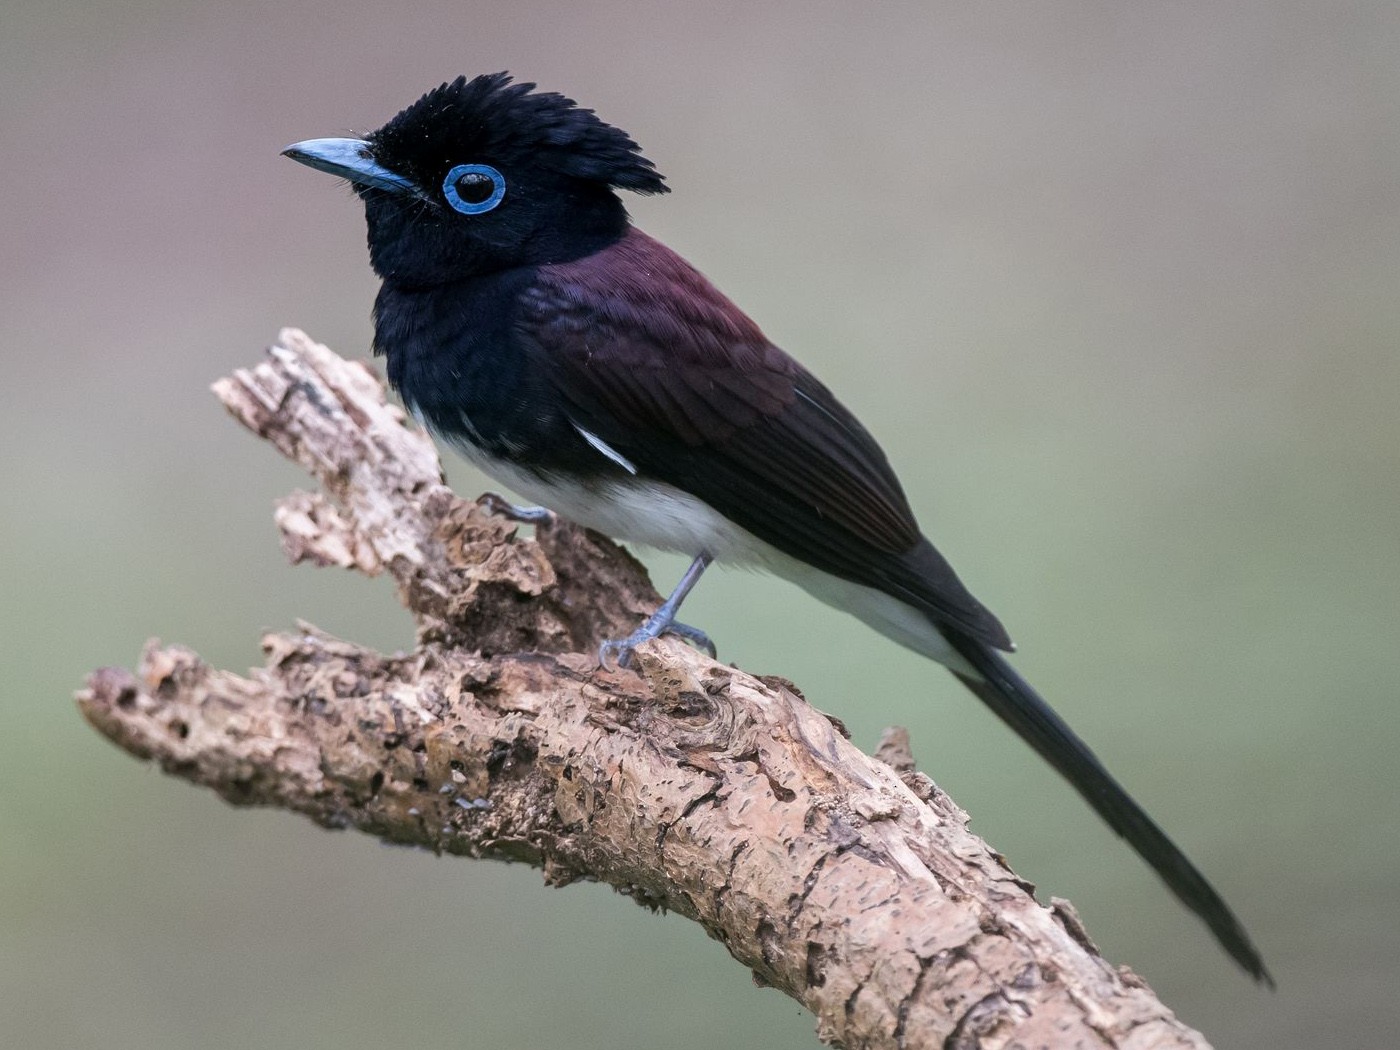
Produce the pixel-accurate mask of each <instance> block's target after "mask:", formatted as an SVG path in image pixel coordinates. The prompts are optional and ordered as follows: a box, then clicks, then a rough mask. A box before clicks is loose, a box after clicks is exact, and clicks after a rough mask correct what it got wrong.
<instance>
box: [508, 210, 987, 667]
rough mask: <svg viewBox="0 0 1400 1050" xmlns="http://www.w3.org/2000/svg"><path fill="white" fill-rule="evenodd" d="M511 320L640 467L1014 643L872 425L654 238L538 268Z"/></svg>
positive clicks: (778, 538) (566, 391) (806, 553)
mask: <svg viewBox="0 0 1400 1050" xmlns="http://www.w3.org/2000/svg"><path fill="white" fill-rule="evenodd" d="M518 331H519V333H520V335H521V338H522V339H523V340H524V342H525V344H526V347H527V350H533V351H534V356H535V358H536V360H537V362H538V363H539V367H540V368H541V369H542V370H544V371H545V373H546V374H547V375H548V376H549V377H550V380H551V381H552V382H553V384H554V386H555V388H556V390H557V391H558V393H559V395H560V396H561V397H562V399H563V400H564V402H565V404H566V406H567V412H568V414H569V417H570V418H571V419H572V420H573V421H574V423H575V424H576V425H578V426H580V427H582V428H584V429H585V430H587V431H589V432H590V433H592V434H594V435H596V436H597V437H598V438H600V439H601V440H602V441H604V442H606V443H607V444H608V445H609V446H611V447H612V448H613V449H615V450H617V451H618V452H619V453H620V454H621V455H622V456H624V457H625V458H626V459H627V460H628V461H630V462H631V463H633V464H634V465H636V467H637V468H638V471H639V473H640V474H641V475H642V476H644V477H647V478H651V479H654V480H656V481H662V482H665V483H667V484H669V485H673V486H675V487H677V488H679V489H682V490H683V491H686V492H689V493H691V494H692V495H694V496H697V497H698V498H700V499H702V500H703V501H704V502H706V503H707V504H709V505H710V506H711V507H713V508H714V509H715V510H717V511H719V512H720V513H721V514H723V515H724V516H725V517H727V518H729V519H730V520H731V521H733V522H735V523H736V524H738V525H740V526H742V527H743V528H745V529H747V530H748V531H749V532H751V533H753V534H754V535H755V536H757V537H758V538H759V539H761V540H763V541H765V542H766V543H769V544H771V545H772V546H774V547H776V548H778V549H779V550H781V551H783V552H785V553H787V554H789V555H791V556H792V557H795V558H797V559H799V560H801V561H804V562H806V563H808V564H810V565H813V566H815V567H817V568H819V569H822V570H823V571H826V572H829V573H832V574H834V575H836V576H840V577H842V578H844V579H847V580H851V581H853V582H856V583H861V584H864V585H866V586H870V587H875V588H878V589H880V590H883V591H886V592H887V593H890V594H892V595H894V596H896V597H898V598H900V599H901V600H904V601H906V602H909V603H911V604H913V605H914V606H916V607H917V608H920V609H923V610H924V611H926V612H928V613H929V614H931V615H932V616H934V618H935V619H939V620H946V621H949V622H952V623H954V624H956V625H958V626H959V627H961V628H962V629H963V630H964V631H966V632H967V633H969V634H970V635H972V636H973V637H976V638H980V639H982V640H984V641H986V642H988V643H989V644H991V645H995V646H998V647H1008V646H1009V639H1008V638H1007V636H1006V633H1005V631H1004V630H1003V629H1002V627H1001V625H1000V624H999V623H998V622H997V621H996V619H995V617H993V616H992V615H991V613H989V612H988V611H987V610H986V609H985V608H983V607H982V605H981V604H980V603H979V602H978V601H977V600H976V599H975V598H973V597H972V595H971V594H970V593H968V591H967V589H966V588H965V587H964V586H963V585H962V583H961V582H960V581H959V580H958V578H957V576H956V575H954V573H953V571H952V569H951V568H950V567H949V566H948V564H947V562H946V561H944V560H943V558H942V557H941V556H940V555H939V554H938V553H937V552H936V551H935V550H934V549H933V547H932V546H931V545H930V544H929V543H928V541H927V540H926V539H924V538H923V536H922V535H921V534H920V532H919V528H918V525H917V524H916V523H915V521H914V516H913V514H912V512H911V511H910V509H909V504H908V501H907V500H906V499H905V497H904V492H903V490H902V489H901V488H900V485H899V481H898V479H897V478H896V477H895V475H894V472H893V471H892V470H891V469H890V465H889V462H888V461H887V460H886V459H885V455H884V453H883V452H882V451H881V450H880V447H879V446H878V445H877V444H876V443H875V440H874V438H872V437H871V436H870V434H869V433H868V432H867V431H866V430H865V428H864V427H862V426H861V425H860V423H859V422H858V421H857V420H856V418H855V417H854V416H853V415H851V413H850V412H849V411H847V410H846V408H845V407H844V406H842V405H841V403H840V402H838V401H837V400H836V399H835V398H834V397H833V396H832V395H831V392H830V391H828V390H827V389H826V387H824V386H823V385H822V384H821V383H820V382H818V381H817V380H816V379H815V378H814V377H813V376H812V375H811V374H810V373H808V372H807V371H806V370H805V369H803V368H802V367H801V366H800V365H799V364H798V363H797V362H796V361H794V360H793V359H792V358H790V357H788V355H786V354H785V353H783V352H782V351H781V350H779V349H778V348H777V347H775V346H773V345H772V344H771V343H769V342H768V340H767V339H766V338H764V336H763V333H762V332H761V331H760V330H759V328H758V326H757V325H755V324H754V323H753V322H752V321H751V320H750V319H749V318H748V317H746V316H745V315H744V314H743V313H742V312H741V311H740V310H739V309H738V308H737V307H736V306H734V304H733V303H731V302H730V301H729V300H728V299H726V298H725V297H724V296H723V295H722V294H721V293H720V292H719V291H718V290H717V289H715V288H714V286H713V285H711V284H710V283H709V282H708V281H707V280H705V278H704V277H702V276H701V275H700V274H699V273H698V272H697V271H696V270H695V269H693V268H692V267H691V266H690V265H689V264H688V263H686V262H685V261H684V260H683V259H681V258H680V257H679V256H677V255H676V254H675V253H673V252H671V251H670V250H669V249H667V248H666V247H664V246H663V245H661V244H659V243H658V242H656V241H654V240H652V239H651V238H649V237H646V236H645V235H644V234H641V233H639V232H637V231H635V230H634V231H631V232H630V233H629V234H628V235H627V236H626V237H625V238H624V239H623V240H621V241H620V242H618V243H617V244H615V245H613V246H611V247H609V248H607V249H604V250H603V251H601V252H598V253H597V254H595V255H592V256H589V257H587V258H585V259H582V260H578V261H576V262H571V263H565V264H558V265H554V266H546V267H542V268H541V269H540V271H539V276H538V279H537V281H536V283H535V285H534V286H533V287H532V288H531V290H530V291H529V292H527V293H526V294H525V296H524V298H523V299H522V312H521V315H520V317H519V320H518Z"/></svg>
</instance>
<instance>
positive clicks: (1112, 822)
mask: <svg viewBox="0 0 1400 1050" xmlns="http://www.w3.org/2000/svg"><path fill="white" fill-rule="evenodd" d="M942 633H943V634H944V636H945V637H946V638H947V639H948V642H949V643H950V644H951V645H952V646H953V648H954V649H956V650H957V651H958V653H960V654H961V655H962V657H963V658H964V659H965V660H967V662H968V663H970V664H971V665H972V666H973V667H974V668H976V670H977V673H978V674H979V675H981V678H980V679H978V678H973V677H971V676H969V675H965V674H962V673H960V672H958V671H954V672H953V674H954V675H956V676H957V678H958V680H959V681H961V682H962V683H963V685H965V686H967V687H968V689H970V690H972V692H973V693H975V694H976V695H977V696H978V697H979V698H981V700H982V701H983V702H984V703H985V704H986V705H987V706H988V707H990V708H991V709H992V710H993V711H995V712H996V714H997V717H999V718H1000V719H1001V720H1002V721H1003V722H1005V723H1006V724H1007V725H1009V726H1010V727H1011V728H1012V729H1014V730H1015V731H1016V732H1017V734H1019V735H1020V737H1021V738H1022V739H1023V740H1025V741H1026V743H1028V744H1030V745H1031V747H1033V748H1035V750H1036V751H1037V752H1038V753H1039V754H1040V756H1041V757H1042V758H1044V759H1045V760H1046V761H1047V762H1049V763H1050V764H1051V765H1052V766H1054V767H1055V769H1056V770H1058V771H1059V773H1060V775H1061V776H1063V777H1064V778H1065V779H1066V780H1068V781H1069V782H1070V783H1071V784H1073V785H1074V787H1075V789H1076V790H1077V791H1078V792H1079V793H1080V794H1081V795H1083V796H1084V798H1085V799H1086V800H1087V801H1088V803H1089V805H1091V806H1093V807H1094V809H1095V810H1097V811H1098V814H1099V816H1101V817H1103V819H1104V820H1106V821H1107V822H1108V826H1109V827H1111V828H1112V829H1113V830H1114V831H1116V832H1117V833H1118V834H1119V835H1121V836H1122V837H1123V838H1125V839H1127V841H1128V844H1129V845H1130V846H1132V847H1133V849H1135V850H1136V851H1137V852H1138V854H1139V855H1140V856H1141V857H1142V858H1143V859H1144V860H1145V861H1147V863H1148V864H1150V865H1152V867H1153V869H1154V870H1156V872H1157V874H1158V875H1160V876H1161V877H1162V880H1163V881H1164V882H1165V883H1166V884H1167V886H1168V887H1169V888H1170V889H1171V891H1172V892H1173V893H1175V894H1176V895H1177V897H1178V898H1180V900H1181V902H1182V903H1183V904H1185V905H1186V906H1187V907H1188V908H1190V909H1191V910H1192V911H1194V912H1195V913H1196V914H1197V915H1199V916H1200V917H1201V918H1202V919H1203V920H1205V924H1206V925H1207V926H1209V927H1210V930H1211V932H1212V933H1214V934H1215V937H1216V940H1218V941H1219V942H1220V944H1221V947H1223V948H1224V949H1225V950H1226V951H1227V952H1229V953H1230V956H1231V957H1232V958H1233V959H1234V960H1235V961H1236V962H1237V963H1239V964H1240V965H1241V966H1242V967H1244V968H1245V969H1246V970H1248V971H1249V973H1250V974H1251V975H1252V976H1253V977H1254V979H1255V980H1257V981H1260V982H1263V983H1264V984H1266V985H1268V986H1269V987H1270V988H1272V987H1274V979H1273V978H1272V977H1270V976H1269V971H1268V970H1266V969H1265V968H1264V961H1263V959H1261V958H1260V957H1259V951H1258V949H1256V948H1255V947H1254V944H1253V942H1251V941H1250V939H1249V934H1248V933H1246V932H1245V929H1244V927H1243V926H1241V925H1240V921H1239V920H1238V919H1237V918H1235V916H1234V913H1233V912H1231V911H1230V909H1229V907H1228V906H1227V905H1226V903H1225V902H1224V900H1222V899H1221V897H1220V894H1218V893H1216V892H1215V889H1214V888H1213V887H1212V886H1211V884H1210V883H1209V882H1207V881H1206V878H1205V876H1204V875H1202V874H1201V873H1200V872H1199V871H1197V870H1196V866H1195V865H1194V864H1192V863H1191V862H1190V861H1189V860H1188V859H1187V858H1186V855H1185V854H1184V853H1182V852H1181V850H1179V849H1178V848H1177V847H1176V845H1175V844H1174V843H1173V842H1172V840H1171V839H1169V838H1167V836H1166V833H1165V832H1163V831H1162V829H1161V828H1159V827H1158V826H1157V825H1156V823H1155V822H1154V821H1153V820H1152V818H1151V817H1149V816H1148V815H1147V814H1146V813H1144V812H1143V810H1142V808H1141V807H1140V806H1139V805H1138V804H1137V803H1136V802H1134V801H1133V800H1132V798H1131V797H1130V796H1129V795H1128V793H1127V792H1126V791H1124V790H1123V788H1122V787H1121V786H1119V784H1118V782H1117V781H1116V780H1114V779H1113V777H1112V776H1111V775H1110V774H1109V772H1108V770H1106V769H1105V768H1104V767H1103V764H1102V763H1100V762H1099V760H1098V759H1097V758H1095V757H1094V753H1093V752H1092V751H1090V750H1089V747H1088V745H1086V744H1085V743H1084V741H1082V740H1080V739H1079V737H1078V736H1076V735H1075V733H1074V730H1072V729H1070V727H1069V726H1068V725H1066V724H1065V723H1064V721H1063V720H1062V719H1061V718H1060V716H1059V715H1057V714H1055V712H1054V711H1053V710H1052V709H1051V708H1050V705H1049V704H1047V703H1046V702H1045V701H1044V700H1043V699H1041V697H1040V695H1039V694H1038V693H1037V692H1036V691H1035V690H1034V689H1033V688H1031V686H1030V685H1029V684H1028V683H1027V682H1026V680H1025V679H1024V678H1022V677H1021V676H1020V675H1019V674H1017V673H1016V671H1015V670H1014V669H1012V667H1011V665H1010V664H1009V663H1007V662H1006V660H1005V658H1003V657H1002V655H1001V654H1000V653H998V652H996V651H995V650H993V649H992V648H990V647H989V646H987V645H986V644H985V643H983V642H980V641H977V640H976V639H973V638H969V637H967V636H965V635H961V634H959V633H957V632H956V631H955V630H953V629H950V628H946V627H945V628H944V629H943V632H942Z"/></svg>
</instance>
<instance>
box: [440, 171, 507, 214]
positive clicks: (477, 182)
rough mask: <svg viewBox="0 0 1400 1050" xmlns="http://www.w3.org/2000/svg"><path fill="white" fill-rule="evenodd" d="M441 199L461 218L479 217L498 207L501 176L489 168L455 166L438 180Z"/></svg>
mask: <svg viewBox="0 0 1400 1050" xmlns="http://www.w3.org/2000/svg"><path fill="white" fill-rule="evenodd" d="M442 195H443V196H444V197H446V198H447V203H448V204H450V205H452V207H454V208H456V209H457V210H458V211H459V212H461V213H462V214H463V215H480V214H481V213H482V212H484V211H490V210H491V209H492V208H494V207H495V206H496V205H498V204H500V203H501V198H502V197H504V196H505V195H506V180H505V176H503V175H502V174H501V173H500V172H499V171H497V170H496V169H495V168H493V167H491V165H489V164H458V165H457V166H456V167H455V168H453V169H452V170H451V171H449V172H448V173H447V178H445V179H443V180H442Z"/></svg>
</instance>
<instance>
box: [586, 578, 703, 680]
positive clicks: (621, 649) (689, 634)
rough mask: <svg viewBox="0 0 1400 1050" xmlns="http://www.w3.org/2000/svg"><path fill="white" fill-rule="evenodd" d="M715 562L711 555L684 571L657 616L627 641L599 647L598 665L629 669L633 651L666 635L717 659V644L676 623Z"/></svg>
mask: <svg viewBox="0 0 1400 1050" xmlns="http://www.w3.org/2000/svg"><path fill="white" fill-rule="evenodd" d="M713 560H714V559H712V558H711V557H710V556H709V555H708V554H702V555H700V556H699V557H697V558H696V559H695V560H694V561H693V562H691V563H690V568H688V569H686V570H685V575H684V576H682V577H681V582H680V583H678V584H676V589H675V590H674V591H672V592H671V596H670V597H669V598H667V599H666V600H665V601H664V602H662V603H661V607H660V608H659V609H657V610H656V612H654V613H652V614H651V615H650V616H648V617H647V619H646V622H645V623H643V624H642V625H641V626H640V627H638V628H637V629H636V630H635V631H633V632H632V633H631V634H629V635H628V636H627V637H626V638H619V639H616V640H610V641H606V642H604V643H603V644H602V645H600V646H599V647H598V662H599V663H600V664H602V665H603V667H604V668H608V667H610V666H612V661H613V659H614V658H616V660H617V666H618V667H626V666H628V664H630V663H631V661H632V650H633V649H635V648H637V646H639V645H641V644H642V643H643V642H649V641H651V640H652V639H653V638H657V637H659V636H661V635H663V634H674V635H675V636H676V637H678V638H684V639H685V640H686V641H687V642H689V643H690V644H691V645H693V646H695V647H696V648H697V649H703V650H705V652H707V653H709V654H710V656H714V655H716V653H715V643H714V642H712V641H710V638H709V636H708V635H707V634H705V632H704V631H702V630H700V629H699V628H697V627H691V626H690V625H689V624H684V623H678V622H677V621H676V613H678V612H680V609H681V602H683V601H685V596H686V595H687V594H689V593H690V589H691V588H692V587H694V586H695V585H696V583H698V582H699V581H700V577H701V575H703V574H704V572H705V569H706V568H708V567H709V564H710V562H711V561H713Z"/></svg>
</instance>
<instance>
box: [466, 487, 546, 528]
mask: <svg viewBox="0 0 1400 1050" xmlns="http://www.w3.org/2000/svg"><path fill="white" fill-rule="evenodd" d="M477 502H478V503H480V504H481V505H482V506H483V507H485V508H486V509H487V510H489V511H490V512H491V513H492V514H499V515H500V516H501V517H503V518H509V519H510V520H511V521H518V522H520V523H521V524H522V525H553V524H554V511H552V510H550V509H549V508H548V507H517V506H516V505H515V504H514V503H511V502H510V501H509V500H507V499H506V498H505V497H503V496H498V495H496V494H495V493H494V492H485V493H482V496H481V498H480V499H479V500H477Z"/></svg>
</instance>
